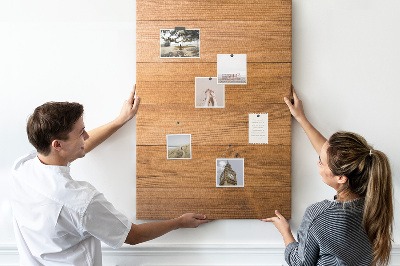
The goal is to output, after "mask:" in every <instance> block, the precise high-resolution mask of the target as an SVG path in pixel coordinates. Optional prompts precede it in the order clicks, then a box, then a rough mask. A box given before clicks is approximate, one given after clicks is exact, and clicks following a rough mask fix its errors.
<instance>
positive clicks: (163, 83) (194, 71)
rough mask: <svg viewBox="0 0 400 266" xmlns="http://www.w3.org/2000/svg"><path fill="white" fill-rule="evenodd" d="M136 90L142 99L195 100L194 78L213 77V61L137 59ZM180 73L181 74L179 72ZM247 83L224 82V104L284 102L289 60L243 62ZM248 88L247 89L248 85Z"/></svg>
mask: <svg viewBox="0 0 400 266" xmlns="http://www.w3.org/2000/svg"><path fill="white" fill-rule="evenodd" d="M136 73H137V75H138V77H140V79H139V80H138V81H137V92H138V95H140V97H141V98H142V101H141V102H142V103H154V104H161V103H162V104H176V103H186V104H188V103H189V104H192V105H193V106H194V103H195V98H194V96H195V78H196V77H216V75H217V74H216V73H217V64H216V63H199V64H194V63H163V64H160V63H137V65H136ZM183 73H184V74H183ZM247 73H248V78H247V85H246V86H243V85H226V86H225V102H226V105H229V104H231V103H238V102H239V101H238V99H240V102H242V103H243V104H247V103H252V104H261V103H284V102H283V97H285V96H286V97H287V96H289V95H290V84H291V76H292V65H291V63H277V64H263V63H248V64H247ZM249 88H251V89H249Z"/></svg>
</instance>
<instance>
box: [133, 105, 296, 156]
mask: <svg viewBox="0 0 400 266" xmlns="http://www.w3.org/2000/svg"><path fill="white" fill-rule="evenodd" d="M249 113H268V129H269V132H268V143H269V145H290V141H291V138H290V136H291V135H290V132H291V123H290V122H291V117H290V112H289V110H288V108H287V106H286V104H284V103H283V104H260V105H255V104H247V105H229V106H226V107H225V108H218V109H209V108H204V109H203V108H201V109H195V108H193V105H192V104H190V105H183V104H181V105H180V104H164V105H154V104H143V105H141V106H140V113H138V115H137V117H136V130H137V133H136V145H166V137H165V135H167V134H192V144H193V145H207V146H208V145H225V146H228V145H229V144H231V145H248V143H249V138H248V136H249V135H248V134H249V133H248V129H249V125H248V120H249ZM177 122H179V125H177ZM260 149H261V147H260Z"/></svg>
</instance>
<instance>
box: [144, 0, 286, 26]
mask: <svg viewBox="0 0 400 266" xmlns="http://www.w3.org/2000/svg"><path fill="white" fill-rule="evenodd" d="M136 7H137V8H136V10H137V13H136V19H137V20H138V21H149V20H150V21H168V20H178V21H187V20H198V21H226V20H241V21H266V20H270V21H273V20H278V21H281V20H286V21H291V20H292V16H291V14H292V1H290V0H279V1H276V0H273V1H271V0H218V1H215V0H174V1H160V0H136ZM178 26H179V25H178Z"/></svg>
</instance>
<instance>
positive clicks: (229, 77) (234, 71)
mask: <svg viewBox="0 0 400 266" xmlns="http://www.w3.org/2000/svg"><path fill="white" fill-rule="evenodd" d="M217 76H218V84H229V85H234V84H236V85H246V84H247V55H246V54H218V55H217Z"/></svg>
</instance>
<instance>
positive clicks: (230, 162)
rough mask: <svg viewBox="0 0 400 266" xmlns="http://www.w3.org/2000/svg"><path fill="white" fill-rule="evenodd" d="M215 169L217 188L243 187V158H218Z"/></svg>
mask: <svg viewBox="0 0 400 266" xmlns="http://www.w3.org/2000/svg"><path fill="white" fill-rule="evenodd" d="M216 168H217V171H216V172H217V174H216V186H217V187H244V159H243V158H218V159H217V161H216Z"/></svg>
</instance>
